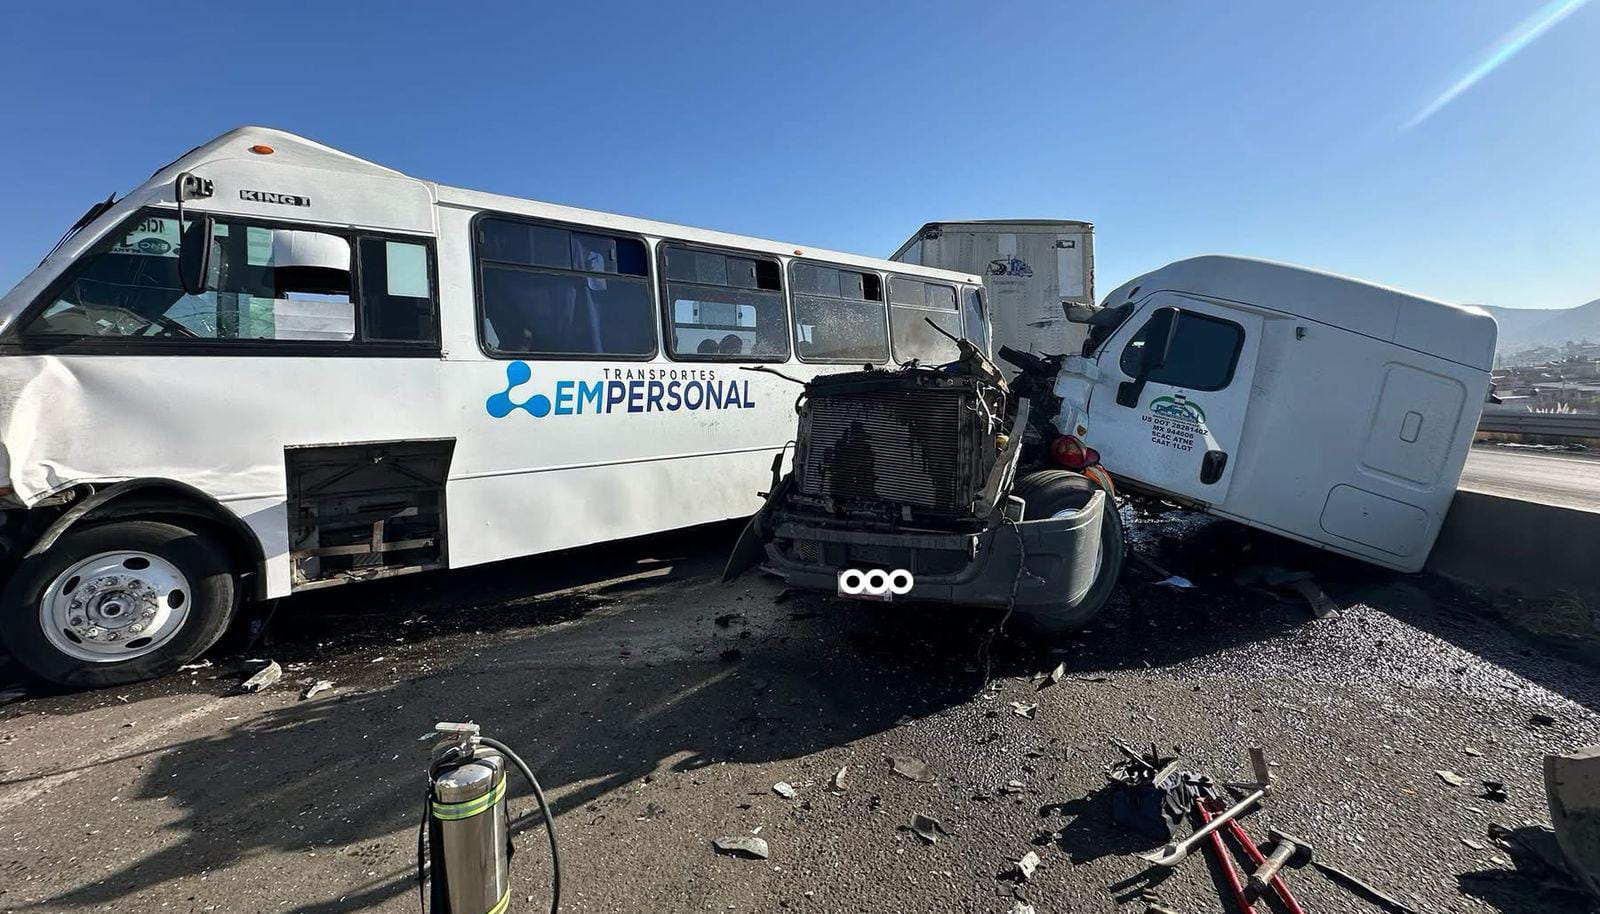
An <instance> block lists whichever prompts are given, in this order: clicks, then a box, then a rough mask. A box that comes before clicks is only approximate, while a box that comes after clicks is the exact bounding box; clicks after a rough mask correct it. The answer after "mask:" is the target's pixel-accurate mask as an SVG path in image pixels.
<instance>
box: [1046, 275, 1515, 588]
mask: <svg viewBox="0 0 1600 914" xmlns="http://www.w3.org/2000/svg"><path fill="white" fill-rule="evenodd" d="M1494 347H1495V323H1494V320H1493V318H1491V317H1490V316H1489V315H1488V314H1487V313H1485V312H1484V311H1482V310H1481V309H1478V308H1472V307H1461V306H1456V305H1451V304H1447V303H1445V302H1440V301H1434V300H1431V299H1427V298H1423V297H1421V296H1417V295H1412V294H1409V293H1406V292H1402V291H1399V290H1396V289H1391V288H1386V287H1383V286H1378V285H1374V284H1372V283H1367V282H1363V281H1360V280H1356V279H1351V278H1348V277H1343V276H1335V275H1332V274H1328V273H1323V272H1320V271H1317V270H1311V269H1307V268H1304V267H1296V266H1291V265H1288V264H1281V263H1272V262H1268V261H1261V260H1252V259H1248V258H1243V257H1227V256H1216V255H1213V256H1205V257H1195V258H1191V259H1188V260H1182V261H1178V262H1176V263H1172V264H1169V265H1167V266H1165V267H1162V268H1161V269H1159V270H1155V271H1153V272H1150V273H1147V274H1145V275H1143V276H1140V277H1137V278H1135V279H1133V280H1130V281H1129V282H1128V283H1126V284H1124V285H1123V286H1122V287H1121V288H1119V289H1117V290H1115V291H1113V292H1112V293H1111V294H1110V295H1109V296H1107V298H1106V300H1105V308H1104V309H1102V311H1101V312H1100V313H1099V315H1098V316H1097V318H1096V319H1095V320H1094V322H1093V323H1092V324H1091V328H1090V333H1089V339H1088V341H1087V343H1086V344H1085V346H1084V349H1083V351H1082V352H1081V354H1079V355H1075V356H1072V357H1069V358H1067V359H1065V360H1063V362H1062V365H1061V370H1060V372H1059V374H1058V375H1057V378H1056V380H1055V384H1054V393H1055V395H1056V396H1057V397H1058V398H1059V400H1060V406H1059V411H1058V412H1057V414H1056V416H1055V419H1054V423H1053V424H1054V426H1055V428H1056V430H1057V431H1058V432H1059V433H1060V434H1062V435H1063V436H1072V437H1074V438H1076V439H1078V440H1079V441H1080V442H1081V444H1082V445H1083V446H1084V447H1086V448H1090V449H1093V450H1094V451H1095V452H1096V454H1097V455H1098V456H1099V458H1100V461H1101V463H1102V464H1103V465H1104V467H1105V468H1106V469H1107V470H1109V471H1110V472H1111V473H1112V475H1113V476H1114V477H1115V479H1116V483H1117V485H1118V486H1119V487H1120V488H1123V489H1125V490H1128V491H1131V492H1137V493H1142V494H1147V495H1153V496H1155V497H1159V498H1163V499H1167V500H1169V501H1173V502H1176V503H1180V504H1184V505H1187V506H1190V507H1193V508H1196V509H1199V510H1203V511H1206V512H1208V513H1211V514H1214V515H1216V516H1219V517H1224V518H1228V519H1230V520H1234V521H1237V522H1240V523H1243V524H1246V525H1248V526H1252V527H1256V528H1259V529H1262V530H1266V531H1269V532H1273V533H1277V534H1279V535H1282V536H1286V537H1289V538H1291V539H1295V540H1299V541H1301V542H1304V543H1308V544H1310V545H1313V546H1317V547H1319V548H1322V549H1327V550H1330V551H1333V552H1337V553H1341V554H1344V555H1347V556H1351V557H1353V558H1357V559H1362V560H1364V561H1367V562H1371V563H1373V564H1377V565H1380V566H1383V567H1386V568H1391V569H1395V570H1398V571H1417V570H1420V569H1421V568H1422V566H1423V564H1424V563H1425V562H1426V560H1427V557H1428V552H1429V551H1430V549H1431V548H1432V546H1433V542H1434V540H1435V538H1436V537H1437V536H1438V533H1439V529H1440V526H1441V525H1442V524H1443V521H1444V516H1445V512H1446V511H1447V510H1448V509H1449V506H1450V502H1451V500H1452V498H1453V497H1454V495H1455V491H1456V485H1457V483H1458V481H1459V479H1460V476H1461V469H1462V466H1463V465H1464V463H1465V462H1466V458H1467V452H1468V450H1469V448H1470V446H1471V443H1472V437H1473V433H1474V431H1475V429H1476V427H1477V424H1478V418H1479V414H1480V412H1481V411H1482V406H1483V402H1484V397H1485V394H1486V392H1487V391H1488V388H1489V370H1490V368H1491V367H1492V365H1493V360H1494Z"/></svg>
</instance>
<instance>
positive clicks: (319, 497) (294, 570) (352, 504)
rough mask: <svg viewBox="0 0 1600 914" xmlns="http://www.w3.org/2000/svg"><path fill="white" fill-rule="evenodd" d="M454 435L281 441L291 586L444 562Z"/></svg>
mask: <svg viewBox="0 0 1600 914" xmlns="http://www.w3.org/2000/svg"><path fill="white" fill-rule="evenodd" d="M454 451H455V439H453V438H441V439H427V440H413V441H369V442H361V443H357V444H333V445H309V446H301V447H286V448H284V468H285V470H286V473H287V478H288V497H289V505H288V515H289V557H290V562H291V575H292V578H291V580H292V585H293V588H294V589H295V590H297V591H298V590H310V589H313V588H317V587H327V586H330V585H333V584H343V583H347V582H350V581H365V580H371V579H374V578H381V577H391V576H393V575H397V574H407V573H410V572H413V571H426V570H428V569H431V568H443V567H445V565H446V555H447V553H446V549H445V499H444V492H445V480H446V478H447V477H448V476H449V472H450V458H451V456H452V454H453V453H454Z"/></svg>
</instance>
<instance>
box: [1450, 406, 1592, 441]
mask: <svg viewBox="0 0 1600 914" xmlns="http://www.w3.org/2000/svg"><path fill="white" fill-rule="evenodd" d="M1478 431H1480V432H1505V433H1509V434H1513V435H1551V436H1554V437H1558V438H1600V415H1583V414H1576V415H1575V414H1573V413H1499V412H1496V413H1484V414H1483V418H1481V419H1479V420H1478Z"/></svg>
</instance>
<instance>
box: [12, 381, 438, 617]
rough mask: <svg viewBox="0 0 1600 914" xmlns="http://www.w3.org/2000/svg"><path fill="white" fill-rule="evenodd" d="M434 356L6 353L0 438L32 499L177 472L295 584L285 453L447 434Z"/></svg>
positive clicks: (270, 574) (19, 486)
mask: <svg viewBox="0 0 1600 914" xmlns="http://www.w3.org/2000/svg"><path fill="white" fill-rule="evenodd" d="M439 374H440V362H439V360H438V359H435V358H341V357H338V356H334V355H329V356H323V357H293V358H281V357H275V356H271V355H250V356H244V355H240V356H142V355H139V356H136V355H94V356H90V355H62V356H8V357H6V358H3V359H0V391H3V394H0V396H3V397H4V403H0V442H3V443H4V446H5V449H6V452H7V454H8V455H9V457H10V464H11V485H12V486H13V487H14V488H15V489H16V491H17V493H18V495H19V497H21V498H22V499H23V500H24V501H25V502H27V503H30V504H31V503H34V502H37V501H38V500H39V499H40V498H43V497H44V496H46V495H49V494H52V493H54V492H59V491H62V490H65V489H68V488H71V487H72V486H75V485H79V484H83V483H108V482H113V481H116V480H120V479H129V478H134V477H141V476H151V477H159V478H165V479H174V480H177V481H179V482H184V483H187V484H189V485H191V486H194V487H195V488H197V489H199V490H201V491H202V492H205V493H206V494H208V495H210V496H212V497H213V498H215V499H216V500H217V501H219V502H221V503H222V504H224V505H226V506H227V507H228V509H229V510H231V511H233V512H235V513H236V514H238V515H239V516H240V517H241V518H242V519H243V520H244V521H245V523H246V524H248V525H249V526H250V528H251V529H252V530H254V531H256V533H257V536H258V537H259V538H260V540H261V547H262V552H263V554H264V555H265V556H266V558H267V567H266V595H267V596H269V597H276V596H283V595H284V594H286V593H288V592H289V589H290V587H289V561H288V533H287V515H286V513H285V491H286V486H285V475H284V448H286V447H293V446H297V445H313V444H339V443H350V442H359V441H387V440H403V439H417V438H434V437H439V435H440V428H439V426H440V415H439V411H438V404H439V403H440V397H439Z"/></svg>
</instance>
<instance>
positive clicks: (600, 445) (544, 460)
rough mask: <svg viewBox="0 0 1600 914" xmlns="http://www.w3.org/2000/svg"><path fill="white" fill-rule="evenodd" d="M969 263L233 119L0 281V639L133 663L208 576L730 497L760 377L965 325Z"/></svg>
mask: <svg viewBox="0 0 1600 914" xmlns="http://www.w3.org/2000/svg"><path fill="white" fill-rule="evenodd" d="M981 289H982V286H981V282H980V280H979V279H978V278H977V277H975V276H971V275H967V274H962V273H955V272H950V271H948V270H938V269H931V268H926V267H920V266H915V265H909V264H902V263H893V262H890V261H886V260H878V259H874V258H868V257H859V256H855V255H851V254H841V253H835V252H832V251H822V250H815V249H810V248H803V247H796V246H794V245H790V244H779V243H777V242H772V241H762V240H758V239H755V238H745V237H739V236H735V235H729V234H724V233H721V232H711V231H704V230H701V229H693V228H686V227H682V226H676V225H668V224H664V223H660V222H651V221H647V220H643V219H633V218H628V217H625V216H617V215H611V214H607V213H599V212H591V211H588V210H582V209H575V208H571V207H565V206H555V205H550V204H545V203H537V202H533V201H530V200H522V199H517V198H514V197H505V196H498V195H494V194H488V193H480V192H477V191H471V190H462V189H458V188H453V187H445V186H440V185H437V184H434V183H431V182H427V181H422V180H418V179H416V178H412V177H409V176H407V175H404V174H401V173H399V172H396V171H394V170H392V169H389V168H385V167H383V166H380V165H377V164H374V163H372V162H369V161H366V160H363V159H360V158H357V157H355V156H352V155H349V154H346V153H343V152H340V151H338V150H335V149H331V148H329V147H327V146H323V145H320V144H318V143H314V142H311V141H309V140H306V139H304V138H301V137H297V136H294V135H291V134H288V133H283V132H280V131H275V130H267V129H261V128H241V129H239V130H234V131H232V132H229V133H227V134H225V135H223V136H221V137H219V138H217V139H215V140H213V141H211V142H209V143H206V144H205V145H203V146H200V147H198V148H197V149H195V150H193V151H192V152H189V153H187V154H185V155H184V156H183V157H182V158H180V159H178V160H177V161H176V162H174V163H172V164H171V165H168V166H166V167H164V168H162V169H161V170H159V171H157V172H156V173H155V174H154V175H153V176H152V177H151V178H150V180H148V181H147V182H145V183H144V184H143V185H141V186H140V187H139V188H138V189H137V190H135V191H133V192H132V193H130V194H128V195H127V196H126V197H124V198H122V199H121V200H117V201H110V200H108V201H107V202H106V203H103V204H99V205H97V206H95V207H93V208H92V209H91V210H90V211H89V212H88V213H86V214H85V215H84V217H83V218H82V219H81V220H79V222H78V224H77V225H75V226H73V228H72V230H70V231H69V232H68V235H67V237H66V238H64V239H63V240H62V242H61V243H60V244H59V245H58V246H57V247H56V249H55V250H54V251H52V252H51V253H50V255H49V256H47V257H46V258H45V260H44V261H43V262H42V263H41V264H40V265H39V266H38V268H37V269H35V270H34V271H33V272H32V273H31V274H29V275H28V276H27V277H26V278H24V279H23V280H22V281H21V282H20V283H19V284H18V285H17V286H16V288H14V289H12V290H11V292H10V293H8V294H7V295H6V296H5V298H4V299H0V508H3V510H0V547H3V551H4V556H5V566H6V583H5V589H4V596H3V602H0V639H3V640H4V643H5V645H6V646H7V647H8V648H9V649H10V651H11V652H12V654H13V655H14V656H15V657H16V659H17V660H18V661H19V662H20V663H21V664H22V665H23V666H25V667H27V668H28V669H30V670H32V671H33V672H35V673H37V674H38V675H40V676H42V677H44V678H45V679H47V680H51V681H53V682H57V683H62V684H70V685H81V686H96V685H109V684H114V683H120V682H128V681H132V680H137V679H143V678H147V677H151V676H156V675H160V674H162V673H164V672H166V671H169V670H171V669H173V668H175V667H177V666H178V665H180V664H182V663H185V662H187V661H188V660H190V659H192V658H193V657H195V656H197V655H198V654H200V653H201V652H202V651H204V650H205V649H206V648H208V647H209V646H211V645H212V644H213V643H215V641H216V640H217V638H218V637H219V636H220V635H221V634H222V632H223V631H224V629H225V628H226V627H227V625H228V623H229V620H230V619H231V618H232V617H233V615H234V613H235V611H236V608H237V606H238V605H239V603H240V601H241V600H246V599H252V598H254V599H262V598H275V597H282V596H285V595H288V594H291V593H296V592H299V591H302V590H309V589H312V588H318V587H326V586H330V585H334V584H342V583H347V582H352V581H364V580H370V579H374V578H380V577H386V576H391V575H397V574H404V573H408V572H415V571H422V570H427V569H437V568H458V567H462V566H466V565H476V564H479V563H483V562H492V561H497V560H500V559H507V558H512V557H516V556H525V555H531V554H535V553H541V552H548V551H551V550H556V549H563V548H567V547H572V546H579V545H583V544H587V543H596V542H602V541H607V540H613V539H617V538H621V537H630V536H637V535H640V534H646V533H651V532H655V531H661V530H668V529H673V528H679V527H686V526H690V525H694V524H701V523H706V522H711V521H717V520H723V519H728V518H735V517H741V516H746V515H749V514H750V513H751V512H753V511H754V510H755V509H756V508H757V507H758V506H759V505H760V504H761V500H760V497H759V495H758V493H760V492H762V491H764V490H766V489H767V488H769V487H770V485H771V480H772V466H773V462H774V458H775V457H778V456H779V455H781V454H782V453H783V452H784V448H785V444H786V442H788V441H789V440H790V439H791V438H792V437H793V435H794V430H795V411H794V406H795V401H796V395H797V393H798V388H796V387H795V386H794V385H793V384H792V383H790V382H789V381H787V380H784V379H782V378H780V377H776V376H774V375H773V374H771V373H765V372H760V371H751V370H744V369H746V368H757V367H766V368H772V369H776V370H778V371H780V372H782V373H784V374H787V375H791V376H795V377H799V378H802V379H803V378H806V377H810V376H811V375H813V374H815V373H818V372H825V371H846V370H851V369H852V368H860V367H861V366H863V365H868V364H873V365H882V364H886V363H890V362H896V363H898V362H905V361H908V360H911V359H919V360H921V361H922V362H924V363H937V362H942V361H945V360H949V359H951V358H953V357H954V355H955V347H954V346H953V345H952V344H951V343H950V342H949V341H948V340H946V339H945V338H944V337H942V336H941V335H939V334H938V333H937V332H936V331H935V330H934V329H933V327H931V326H930V325H929V323H930V321H931V322H932V323H934V324H937V325H938V326H939V327H942V328H944V329H945V330H947V331H949V332H952V333H956V334H963V333H964V334H965V335H966V336H968V337H969V338H973V339H975V340H976V341H977V342H979V343H980V344H981V345H982V346H984V347H987V345H988V342H987V335H988V323H987V317H986V315H985V312H984V301H983V297H982V291H981Z"/></svg>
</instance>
